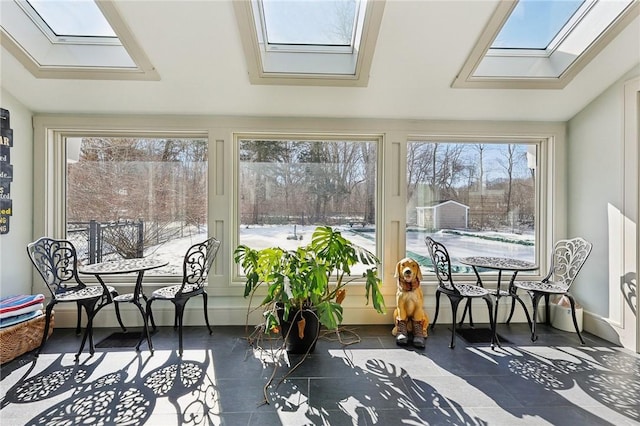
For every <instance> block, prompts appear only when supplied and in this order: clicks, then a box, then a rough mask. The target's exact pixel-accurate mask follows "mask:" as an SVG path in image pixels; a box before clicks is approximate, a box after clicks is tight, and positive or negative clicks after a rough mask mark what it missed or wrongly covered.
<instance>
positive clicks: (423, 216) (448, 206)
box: [416, 200, 469, 230]
mask: <svg viewBox="0 0 640 426" xmlns="http://www.w3.org/2000/svg"><path fill="white" fill-rule="evenodd" d="M416 210H417V220H418V226H419V227H421V228H426V229H432V230H438V229H445V228H446V229H466V228H467V227H468V225H469V206H466V205H464V204H462V203H459V202H457V201H453V200H446V201H434V202H433V203H431V205H428V206H420V207H416Z"/></svg>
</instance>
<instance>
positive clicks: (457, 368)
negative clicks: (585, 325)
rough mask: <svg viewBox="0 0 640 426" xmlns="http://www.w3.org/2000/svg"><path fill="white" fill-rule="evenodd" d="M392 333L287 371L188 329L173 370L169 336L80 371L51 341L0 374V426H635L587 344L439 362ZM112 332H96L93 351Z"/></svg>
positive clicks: (237, 330)
mask: <svg viewBox="0 0 640 426" xmlns="http://www.w3.org/2000/svg"><path fill="white" fill-rule="evenodd" d="M478 327H481V326H478ZM390 330H391V327H390V326H348V327H345V329H344V330H343V332H342V333H341V339H342V340H343V342H344V341H348V340H349V339H352V338H353V336H354V335H353V334H351V332H355V333H357V336H358V337H359V339H360V341H359V342H358V343H355V344H350V345H347V346H344V345H343V344H342V343H341V342H340V341H339V340H337V336H336V335H335V334H332V335H326V336H325V337H324V338H323V339H322V340H320V341H319V342H318V345H317V347H316V350H315V352H314V353H313V354H312V355H311V356H310V357H309V358H308V359H307V360H305V362H304V363H302V364H301V365H299V366H298V367H297V368H295V369H294V370H293V371H290V367H287V365H286V364H287V363H288V364H289V365H290V366H295V365H296V364H297V363H298V362H299V361H300V360H301V357H300V356H297V355H296V356H293V355H292V356H290V357H287V356H286V355H284V354H282V353H281V352H276V353H274V352H272V351H269V350H267V349H265V350H255V349H252V348H251V347H250V346H249V345H248V343H247V340H246V338H245V336H246V334H245V330H244V327H214V333H213V335H211V336H210V335H209V334H208V332H207V331H206V328H205V327H189V328H186V329H185V352H184V355H183V356H182V358H179V357H178V355H177V351H176V348H177V334H176V333H175V332H174V330H173V329H172V328H170V327H167V328H161V329H159V331H158V332H157V333H156V334H154V336H153V343H154V346H155V352H154V354H153V356H151V354H150V352H149V351H148V350H146V345H144V346H143V350H142V351H140V352H136V351H135V350H134V348H132V347H111V348H97V349H96V353H95V354H94V355H93V356H89V353H88V352H85V353H83V354H82V355H81V356H80V360H79V362H75V359H74V352H75V351H76V350H77V348H78V346H79V341H80V339H79V338H78V337H76V336H75V334H74V333H73V330H70V329H56V330H55V332H54V334H53V336H52V337H51V339H50V341H49V342H48V343H47V346H46V349H45V351H44V352H45V353H43V354H41V355H40V357H38V358H35V357H34V356H33V353H30V354H27V355H25V356H23V357H21V358H19V359H16V360H14V361H11V362H9V363H7V364H5V365H3V366H2V369H1V381H0V397H1V398H2V400H1V403H0V424H2V425H3V426H5V425H7V426H8V425H11V426H15V425H27V424H29V425H31V424H34V425H35V424H38V425H76V424H86V425H115V424H117V425H143V424H144V425H163V426H164V425H209V424H225V425H260V426H268V425H295V426H299V425H332V426H333V425H375V424H377V425H384V426H388V425H423V424H424V425H426V424H430V425H441V424H446V425H518V424H526V425H538V424H555V425H600V424H606V425H630V424H640V357H639V356H638V355H636V354H634V353H632V352H629V351H627V350H624V349H622V348H619V347H615V346H614V345H612V344H610V343H608V342H605V341H603V340H600V339H598V338H596V337H594V336H592V335H590V334H588V333H585V335H584V337H585V340H586V342H587V344H586V345H585V346H581V345H580V344H579V341H578V338H577V336H576V335H575V334H573V333H565V332H562V331H559V330H555V329H553V328H549V327H545V326H540V327H539V332H540V338H539V340H538V341H537V342H536V343H533V344H532V343H531V341H530V340H529V333H528V328H527V326H526V324H512V325H510V326H507V325H504V324H500V325H499V333H500V335H501V336H502V337H503V338H504V339H507V340H508V341H509V343H505V344H503V347H502V348H498V349H496V350H495V351H494V350H491V348H490V347H489V345H488V344H487V343H476V344H470V343H468V342H466V341H465V340H464V339H463V338H461V337H459V338H457V340H456V341H457V345H456V347H455V349H453V350H451V349H449V348H448V343H449V339H450V336H451V334H450V333H451V332H450V329H449V328H448V326H447V325H444V324H438V326H437V327H436V329H435V330H434V331H432V332H431V333H430V336H429V338H428V340H427V347H426V348H425V349H424V350H417V349H413V348H400V347H398V346H396V344H395V340H394V338H393V337H392V336H391V334H390ZM114 331H118V330H115V329H99V330H96V342H99V341H101V340H102V339H104V338H105V337H107V336H108V335H110V334H111V333H112V332H114ZM271 343H273V342H269V341H264V342H263V347H265V348H266V347H267V346H270V344H271ZM276 364H279V367H278V368H275V369H274V366H275V365H276ZM268 383H271V385H269V386H266V385H267V384H268ZM265 386H266V387H265ZM267 401H268V403H267Z"/></svg>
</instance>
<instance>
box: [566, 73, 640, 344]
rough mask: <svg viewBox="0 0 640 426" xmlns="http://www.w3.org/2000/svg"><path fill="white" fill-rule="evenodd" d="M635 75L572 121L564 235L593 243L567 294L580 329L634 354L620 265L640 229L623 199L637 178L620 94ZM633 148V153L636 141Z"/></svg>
mask: <svg viewBox="0 0 640 426" xmlns="http://www.w3.org/2000/svg"><path fill="white" fill-rule="evenodd" d="M638 76H640V67H635V68H634V69H633V70H632V71H630V72H629V73H627V74H626V75H625V76H624V77H623V78H622V79H620V80H619V81H618V82H616V83H615V84H614V85H612V86H611V87H610V88H609V89H607V90H606V91H605V92H603V93H602V94H601V95H600V96H598V98H596V99H595V100H594V101H593V102H591V103H590V104H589V105H588V106H587V107H586V108H584V109H583V110H582V111H581V112H580V113H578V114H577V115H576V116H575V117H574V118H573V119H571V120H570V122H569V123H568V138H567V139H568V151H567V159H568V160H567V161H568V175H567V177H568V188H567V194H568V210H567V215H568V216H567V230H568V236H569V237H571V236H582V237H583V238H585V239H587V240H589V241H591V242H592V243H593V251H592V253H591V257H590V258H589V260H588V261H587V263H586V264H585V266H584V269H583V271H582V272H581V273H580V275H579V276H578V278H577V280H576V282H575V283H574V286H575V287H574V288H573V289H572V290H573V293H574V294H575V296H576V299H577V300H578V302H579V303H581V304H582V305H583V306H584V309H585V314H586V317H585V329H586V330H587V331H591V332H594V333H597V334H598V335H602V336H603V337H606V338H607V339H608V340H612V341H616V342H618V343H621V344H624V345H625V346H626V347H629V348H631V349H636V348H635V339H634V337H633V336H634V335H635V330H636V318H635V315H629V313H630V308H631V306H630V304H629V303H628V298H625V294H624V291H623V288H622V287H621V286H622V285H623V277H624V276H625V275H627V276H628V274H630V273H637V268H635V271H630V270H628V269H629V267H630V266H629V263H628V262H626V264H625V260H624V259H625V258H628V257H629V254H630V253H631V252H633V256H635V245H636V244H637V242H636V239H635V228H630V227H629V226H630V225H632V226H635V224H637V222H638V217H637V208H636V207H635V206H634V205H633V203H631V205H630V203H629V193H635V194H636V197H637V194H638V172H637V154H636V155H635V160H634V159H633V157H634V156H633V155H631V156H630V152H629V148H630V146H629V141H626V142H625V109H624V108H625V102H624V92H625V82H627V81H629V80H631V79H633V78H634V77H636V78H637V77H638ZM636 107H637V102H636ZM635 117H638V113H637V111H636V113H635ZM626 124H627V125H629V123H626ZM636 138H637V137H636ZM632 143H635V144H636V147H635V150H637V143H638V142H637V141H635V142H632ZM636 152H637V151H636ZM625 167H626V168H627V170H625ZM633 169H635V170H633ZM630 175H631V176H635V179H633V178H632V179H629V176H630ZM625 176H626V178H625ZM636 203H637V199H636ZM631 229H634V230H633V231H631ZM634 266H635V265H634ZM631 268H633V266H632V267H631ZM636 285H637V278H636ZM634 309H635V307H634Z"/></svg>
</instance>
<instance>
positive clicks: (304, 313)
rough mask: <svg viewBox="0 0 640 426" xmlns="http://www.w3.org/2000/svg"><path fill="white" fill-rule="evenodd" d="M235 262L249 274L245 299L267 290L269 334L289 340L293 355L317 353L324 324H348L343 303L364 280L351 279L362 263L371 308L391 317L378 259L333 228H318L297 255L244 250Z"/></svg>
mask: <svg viewBox="0 0 640 426" xmlns="http://www.w3.org/2000/svg"><path fill="white" fill-rule="evenodd" d="M234 260H235V262H236V263H237V264H239V265H240V266H242V268H243V269H244V272H245V274H246V283H245V291H244V296H245V297H249V296H251V298H252V299H253V295H254V294H255V292H256V291H257V290H258V289H259V288H261V287H264V288H265V291H266V296H265V298H264V299H263V300H262V302H261V304H260V307H261V308H262V309H263V314H264V323H263V324H262V326H263V328H264V332H265V333H272V332H277V331H279V332H280V333H281V334H282V335H283V336H284V337H285V342H287V340H289V342H287V350H288V351H289V352H294V353H308V352H309V351H312V350H313V347H314V346H315V341H316V339H317V333H318V331H319V328H320V325H322V326H324V327H326V328H327V329H329V330H334V329H337V328H338V326H339V325H340V324H341V323H342V319H343V310H342V305H341V303H342V300H343V299H344V297H345V295H346V288H345V287H346V286H347V285H348V284H349V283H350V282H352V281H354V280H356V279H357V278H359V277H354V276H351V275H350V274H351V269H352V267H353V266H354V265H356V264H357V263H361V264H363V265H365V267H366V270H365V272H364V273H363V274H362V275H361V277H363V278H364V279H365V281H364V285H365V299H366V303H367V304H369V301H371V303H372V304H373V307H374V308H375V309H376V311H378V312H379V313H384V312H385V305H384V299H383V297H382V294H381V292H380V285H381V280H380V278H379V277H378V271H377V266H378V264H379V263H380V262H379V260H378V258H377V257H376V256H375V255H374V254H373V253H371V252H370V251H368V250H366V249H364V248H362V247H360V246H358V245H356V244H353V243H352V242H351V241H349V240H348V239H346V238H345V237H343V236H342V234H341V233H340V232H339V231H337V230H334V229H333V228H331V227H329V226H320V227H317V228H316V229H315V230H314V232H313V236H312V237H311V242H310V243H309V244H307V245H305V246H302V247H299V248H297V249H295V250H284V249H282V248H280V247H268V248H264V249H260V250H257V249H253V248H250V247H248V246H246V245H240V246H238V247H237V248H236V250H235V251H234ZM249 309H250V310H251V303H250V306H249ZM289 324H296V326H295V327H291V326H290V325H289ZM296 338H300V339H303V340H304V342H303V345H304V346H302V347H295V344H294V343H292V342H291V340H290V339H296Z"/></svg>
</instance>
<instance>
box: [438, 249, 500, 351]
mask: <svg viewBox="0 0 640 426" xmlns="http://www.w3.org/2000/svg"><path fill="white" fill-rule="evenodd" d="M425 243H426V244H427V248H428V249H429V255H430V256H431V262H432V263H433V269H434V270H435V273H436V277H437V278H438V288H437V289H436V314H435V316H434V318H433V321H432V322H431V329H433V328H434V327H435V325H436V321H437V319H438V312H439V310H440V295H441V294H442V293H444V294H445V295H446V296H447V297H448V298H449V301H450V302H451V314H452V316H453V320H452V322H451V344H450V345H449V347H450V348H451V349H453V348H454V347H455V337H456V318H457V313H458V305H459V304H460V302H461V301H462V300H464V299H467V300H469V299H472V298H482V299H484V301H485V302H486V303H487V308H488V309H489V321H490V324H491V335H492V338H491V345H492V346H493V345H494V343H495V324H494V323H493V301H492V300H491V296H490V292H489V290H487V289H485V288H483V287H480V286H478V285H475V284H471V283H455V282H454V281H453V277H452V274H451V258H450V257H449V252H448V251H447V248H446V247H445V246H444V245H443V244H441V243H439V242H437V241H435V240H434V239H433V238H431V237H426V238H425Z"/></svg>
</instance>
